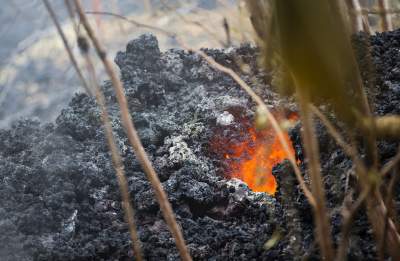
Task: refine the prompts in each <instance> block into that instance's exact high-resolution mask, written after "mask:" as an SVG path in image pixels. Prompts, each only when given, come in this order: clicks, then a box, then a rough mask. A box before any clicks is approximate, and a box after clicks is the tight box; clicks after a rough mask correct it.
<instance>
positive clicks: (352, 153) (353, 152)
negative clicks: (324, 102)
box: [310, 105, 366, 173]
mask: <svg viewBox="0 0 400 261" xmlns="http://www.w3.org/2000/svg"><path fill="white" fill-rule="evenodd" d="M310 108H311V111H312V112H313V113H314V114H315V115H316V116H317V117H318V118H319V119H320V120H321V121H322V123H323V124H324V125H325V127H326V128H327V130H328V132H329V133H330V134H331V136H332V137H333V138H334V139H335V141H336V143H337V144H338V145H339V146H340V147H341V148H342V149H343V151H344V152H345V153H346V154H347V155H348V156H349V157H350V158H351V159H352V161H353V162H354V164H355V165H356V166H357V168H359V170H360V171H361V172H363V173H366V167H365V165H364V163H363V162H362V161H361V159H360V157H359V156H358V153H357V150H356V149H355V148H354V147H353V146H351V145H349V144H347V143H346V142H345V141H344V139H343V137H342V135H340V133H339V131H338V130H337V129H336V128H335V127H334V126H333V125H332V123H331V122H330V121H329V120H328V119H327V118H326V117H325V115H323V114H322V113H321V111H320V110H319V109H318V108H317V107H315V106H314V105H311V106H310Z"/></svg>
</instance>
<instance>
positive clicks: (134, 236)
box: [43, 0, 143, 260]
mask: <svg viewBox="0 0 400 261" xmlns="http://www.w3.org/2000/svg"><path fill="white" fill-rule="evenodd" d="M43 3H44V4H45V6H46V9H47V11H48V12H49V14H50V16H51V18H52V20H53V22H54V24H55V25H56V27H57V30H58V34H59V35H60V38H61V39H63V43H64V47H65V49H66V50H67V52H68V53H69V54H70V59H71V62H72V63H73V64H76V59H75V56H74V55H73V53H72V52H71V50H70V48H69V45H68V42H67V41H66V37H65V34H64V32H63V30H62V29H61V27H60V26H59V22H58V19H57V17H56V15H55V13H54V10H53V8H52V7H51V5H50V3H49V2H48V1H47V0H43ZM64 40H65V41H64ZM85 57H86V61H87V62H88V68H89V73H90V75H91V78H92V82H93V86H94V90H95V97H96V99H97V102H98V104H99V105H100V108H101V111H102V114H101V115H102V121H103V125H104V128H105V131H106V138H107V141H108V146H109V149H110V152H111V156H112V161H113V166H114V168H115V171H116V175H117V179H118V184H119V187H120V191H121V194H122V207H123V209H124V213H125V220H126V222H127V224H128V227H129V232H130V236H131V240H132V243H133V252H134V255H135V257H136V259H137V260H143V258H142V251H141V248H140V240H139V237H138V233H137V229H136V224H135V219H134V210H133V207H132V205H131V204H130V198H129V191H128V186H127V181H126V178H125V171H124V168H123V164H122V159H121V156H120V153H119V150H118V149H117V145H116V143H115V140H114V136H113V133H112V128H111V124H110V119H109V116H108V113H107V109H106V106H105V102H104V101H105V99H104V95H103V94H102V93H101V91H100V88H99V87H98V85H97V80H96V76H95V73H94V67H93V65H92V63H91V62H90V58H89V56H87V54H86V56H85ZM75 69H76V70H77V73H78V75H79V76H80V77H82V81H83V82H84V83H85V84H86V87H87V88H88V89H89V85H87V83H86V80H85V79H84V78H83V74H82V72H81V70H80V68H79V67H78V66H77V67H75Z"/></svg>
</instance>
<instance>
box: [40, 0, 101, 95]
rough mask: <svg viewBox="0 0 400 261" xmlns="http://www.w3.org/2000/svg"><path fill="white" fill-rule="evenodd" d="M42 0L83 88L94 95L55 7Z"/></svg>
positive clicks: (46, 0)
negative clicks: (59, 20)
mask: <svg viewBox="0 0 400 261" xmlns="http://www.w3.org/2000/svg"><path fill="white" fill-rule="evenodd" d="M42 1H43V4H44V6H45V7H46V10H47V12H48V13H49V15H50V17H51V20H52V21H53V23H54V25H55V26H56V28H57V32H58V34H59V36H60V38H61V40H62V42H63V45H64V48H65V50H66V51H67V53H68V57H69V60H70V61H71V63H72V66H73V67H74V69H75V71H76V74H77V75H78V77H79V80H80V81H81V83H82V86H83V88H84V89H85V91H86V93H87V94H89V95H93V92H92V91H91V90H90V88H89V86H88V84H87V83H86V80H85V78H84V77H83V75H82V72H81V70H80V69H79V65H78V62H77V61H76V59H75V56H74V54H73V53H72V50H71V47H70V46H69V44H68V40H67V37H66V36H65V34H64V31H63V30H62V28H61V26H60V23H59V22H58V19H57V16H56V14H55V12H54V10H53V8H52V7H51V5H50V3H49V1H48V0H42Z"/></svg>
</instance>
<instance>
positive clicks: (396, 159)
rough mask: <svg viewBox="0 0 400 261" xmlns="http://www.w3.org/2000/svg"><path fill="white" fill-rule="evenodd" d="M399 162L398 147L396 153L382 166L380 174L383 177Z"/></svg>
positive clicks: (399, 153)
mask: <svg viewBox="0 0 400 261" xmlns="http://www.w3.org/2000/svg"><path fill="white" fill-rule="evenodd" d="M399 162H400V147H399V149H398V150H397V154H396V155H395V156H394V157H393V158H392V159H391V160H390V161H389V162H388V163H386V164H385V165H384V166H383V167H382V169H381V171H380V173H381V176H382V177H385V176H386V175H387V174H388V173H389V171H391V170H392V169H393V168H394V167H395V166H396V165H397V164H398V163H399Z"/></svg>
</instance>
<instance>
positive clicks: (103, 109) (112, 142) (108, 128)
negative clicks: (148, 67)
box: [83, 53, 143, 261]
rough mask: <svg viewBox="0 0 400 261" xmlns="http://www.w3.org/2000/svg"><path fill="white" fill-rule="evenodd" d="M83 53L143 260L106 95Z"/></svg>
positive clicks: (137, 254)
mask: <svg viewBox="0 0 400 261" xmlns="http://www.w3.org/2000/svg"><path fill="white" fill-rule="evenodd" d="M83 55H84V57H85V60H86V63H87V67H88V71H89V74H90V76H91V80H92V84H93V87H94V90H95V94H96V101H97V104H98V105H99V106H100V109H101V119H102V122H103V125H104V130H105V133H106V138H107V143H108V147H109V149H110V151H111V158H112V162H113V166H114V169H115V171H116V175H117V179H118V184H119V189H120V191H121V196H122V208H123V209H124V213H125V215H124V216H125V221H126V223H128V228H129V234H130V236H131V240H132V244H133V253H134V255H135V258H136V260H139V261H141V260H143V254H142V250H141V247H140V245H141V243H140V239H139V236H138V232H137V225H136V222H135V211H134V208H133V206H132V204H131V199H130V196H129V188H128V182H127V180H126V176H125V170H124V164H123V161H122V158H121V153H120V151H119V149H118V148H117V144H116V142H115V139H114V134H113V132H112V127H111V123H110V116H109V115H108V112H107V107H106V102H105V97H104V94H103V92H102V91H101V89H100V86H99V84H98V81H97V79H96V74H95V70H94V66H93V62H92V60H91V58H90V56H89V55H88V53H83Z"/></svg>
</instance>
